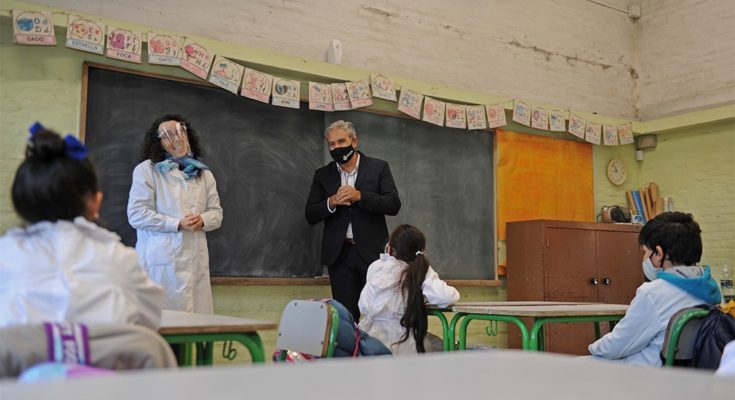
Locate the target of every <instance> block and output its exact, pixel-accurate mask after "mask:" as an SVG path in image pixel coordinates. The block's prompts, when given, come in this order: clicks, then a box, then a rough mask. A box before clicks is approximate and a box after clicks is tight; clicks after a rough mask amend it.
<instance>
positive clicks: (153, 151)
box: [140, 114, 203, 163]
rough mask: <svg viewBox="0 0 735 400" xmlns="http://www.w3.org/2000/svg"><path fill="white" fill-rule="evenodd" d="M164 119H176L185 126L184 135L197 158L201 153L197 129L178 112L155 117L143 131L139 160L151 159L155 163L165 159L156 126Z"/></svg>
mask: <svg viewBox="0 0 735 400" xmlns="http://www.w3.org/2000/svg"><path fill="white" fill-rule="evenodd" d="M166 121H176V122H179V123H181V124H182V125H184V126H185V127H186V135H187V137H188V138H189V147H191V152H192V153H193V154H194V158H195V159H199V157H201V156H202V155H203V153H202V146H201V145H200V144H199V136H198V135H197V131H196V130H194V128H193V127H192V126H191V124H190V123H189V121H187V120H186V119H185V118H184V117H182V116H181V115H179V114H166V115H164V116H163V117H161V118H158V119H156V120H155V121H153V123H152V124H151V126H150V128H148V130H147V131H146V133H145V137H144V138H143V144H142V145H141V147H140V157H141V161H145V160H151V161H152V162H153V163H157V162H160V161H163V160H165V159H166V154H167V153H166V150H165V149H164V148H163V145H161V139H159V138H158V127H159V126H160V125H161V124H162V123H164V122H166Z"/></svg>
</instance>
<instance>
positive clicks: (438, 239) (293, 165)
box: [83, 65, 495, 279]
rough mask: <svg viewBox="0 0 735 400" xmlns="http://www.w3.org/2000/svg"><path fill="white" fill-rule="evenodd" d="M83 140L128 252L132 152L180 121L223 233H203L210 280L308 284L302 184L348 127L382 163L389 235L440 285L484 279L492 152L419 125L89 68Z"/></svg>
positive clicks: (312, 249) (317, 236) (313, 247)
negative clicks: (205, 175) (430, 269)
mask: <svg viewBox="0 0 735 400" xmlns="http://www.w3.org/2000/svg"><path fill="white" fill-rule="evenodd" d="M85 86H86V97H85V99H84V100H83V101H84V102H85V104H83V109H84V115H83V135H84V139H85V142H86V144H87V145H88V146H89V148H90V151H91V158H92V161H93V162H94V163H95V166H96V168H97V172H98V174H99V177H100V184H101V189H102V191H103V192H104V194H105V201H104V202H103V207H102V210H101V212H100V214H101V218H100V222H101V224H103V225H105V226H107V227H108V228H109V229H111V230H113V231H115V232H117V233H118V234H119V235H120V236H121V237H122V239H123V242H125V243H126V244H128V245H134V244H135V231H134V230H133V229H132V227H130V225H129V224H128V222H127V215H126V207H127V200H128V192H129V190H130V184H131V180H132V171H133V168H134V167H135V165H136V164H137V163H138V162H140V155H139V146H140V143H141V141H142V138H143V135H144V132H145V131H146V130H147V129H148V127H149V125H150V123H151V122H152V121H153V120H155V119H156V118H158V117H160V116H161V115H164V114H167V113H179V114H182V115H184V116H185V117H186V118H187V119H188V120H189V121H190V122H191V123H192V125H193V126H194V128H195V129H196V130H197V132H198V133H199V136H200V138H201V141H202V144H203V147H204V153H205V154H204V156H203V157H202V161H203V162H205V163H206V164H208V165H209V166H210V167H211V169H212V173H213V174H214V176H215V178H216V180H217V186H218V192H219V195H220V199H221V203H222V207H223V209H224V221H223V224H222V228H221V229H219V230H216V231H213V232H209V233H208V236H207V237H208V243H209V251H210V268H211V273H212V276H223V277H225V276H230V277H257V278H308V277H314V276H319V275H321V274H322V266H321V265H320V263H319V260H320V243H321V229H322V227H321V225H316V226H310V225H308V224H307V222H306V220H305V218H304V206H305V204H306V197H307V195H308V192H309V188H310V185H311V180H312V177H313V172H314V170H315V169H317V168H319V167H320V166H322V165H324V164H325V163H326V162H328V161H329V156H328V152H327V149H326V144H325V141H324V136H323V131H324V127H325V126H326V125H327V124H329V123H331V122H332V121H334V120H337V119H346V120H351V121H353V122H354V123H355V126H356V128H357V131H358V136H359V138H360V150H362V151H363V152H365V153H366V154H367V155H370V156H374V157H378V158H381V159H384V160H386V161H388V162H389V163H390V165H391V169H392V172H393V175H394V178H395V180H396V184H397V186H398V191H399V194H400V197H401V201H402V208H401V211H400V213H399V215H398V216H397V217H389V219H388V223H389V229H390V228H392V227H394V226H395V225H397V224H399V223H403V222H406V223H411V224H414V225H416V226H418V227H419V228H420V229H422V230H423V231H424V232H425V233H426V235H427V238H428V241H429V243H428V245H427V254H428V255H429V257H430V258H431V260H432V264H433V265H434V267H435V269H436V270H437V271H438V272H439V273H440V274H441V275H442V276H443V277H444V278H447V279H494V278H495V270H494V251H493V250H494V247H495V240H494V232H495V227H494V222H493V215H494V213H493V210H494V200H493V187H494V180H493V140H492V134H491V133H489V132H479V133H475V132H467V131H463V130H456V129H451V128H443V127H437V126H433V125H430V124H428V123H425V122H420V121H416V120H410V119H405V118H399V117H395V116H385V115H378V114H373V113H367V112H359V111H349V112H340V113H324V112H318V111H311V110H308V109H306V106H305V104H302V108H301V109H299V110H294V109H288V108H282V107H276V106H272V105H268V104H263V103H259V102H257V101H254V100H249V99H245V98H243V97H239V96H235V95H233V94H231V93H229V92H226V91H224V90H222V89H219V88H215V87H212V86H210V85H207V84H204V83H203V82H194V81H189V80H182V79H164V78H163V77H160V76H150V75H144V74H140V73H134V72H132V71H124V70H120V69H113V68H105V67H103V66H92V65H90V66H88V67H87V72H86V84H85Z"/></svg>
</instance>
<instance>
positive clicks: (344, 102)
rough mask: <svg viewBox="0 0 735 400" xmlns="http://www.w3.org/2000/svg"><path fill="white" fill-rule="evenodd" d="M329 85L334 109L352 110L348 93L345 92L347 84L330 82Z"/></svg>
mask: <svg viewBox="0 0 735 400" xmlns="http://www.w3.org/2000/svg"><path fill="white" fill-rule="evenodd" d="M331 86H332V101H333V102H334V111H345V110H352V105H350V95H349V94H348V93H347V85H346V84H344V83H332V84H331Z"/></svg>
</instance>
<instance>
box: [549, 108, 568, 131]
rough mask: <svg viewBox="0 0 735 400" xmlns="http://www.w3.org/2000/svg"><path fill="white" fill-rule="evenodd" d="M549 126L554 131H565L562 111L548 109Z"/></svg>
mask: <svg viewBox="0 0 735 400" xmlns="http://www.w3.org/2000/svg"><path fill="white" fill-rule="evenodd" d="M549 128H550V130H551V131H554V132H566V130H567V126H566V121H565V120H564V113H563V112H561V111H560V110H551V111H549Z"/></svg>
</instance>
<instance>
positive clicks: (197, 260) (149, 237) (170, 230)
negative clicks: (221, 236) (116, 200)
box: [128, 160, 222, 314]
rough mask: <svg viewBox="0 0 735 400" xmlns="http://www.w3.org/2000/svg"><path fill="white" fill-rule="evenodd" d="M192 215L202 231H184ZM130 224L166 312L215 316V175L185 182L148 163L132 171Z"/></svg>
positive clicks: (176, 173) (217, 223)
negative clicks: (211, 244) (210, 236)
mask: <svg viewBox="0 0 735 400" xmlns="http://www.w3.org/2000/svg"><path fill="white" fill-rule="evenodd" d="M187 214H200V215H201V217H202V220H203V221H204V228H203V230H199V231H196V232H189V231H183V230H182V231H179V229H178V228H179V221H180V220H181V219H182V218H184V216H186V215H187ZM128 221H129V222H130V225H132V227H133V228H135V229H137V231H138V242H137V243H136V245H135V249H136V250H137V251H138V255H139V256H140V262H141V264H142V265H143V266H144V267H145V269H146V270H148V274H149V275H150V276H151V279H153V280H154V281H156V282H158V283H159V284H160V285H162V286H163V288H164V291H165V302H164V308H167V309H171V310H179V311H188V312H196V313H205V314H211V313H212V312H213V304H212V287H211V285H210V282H209V251H208V250H207V237H206V234H205V231H206V232H208V231H211V230H214V229H217V228H219V227H220V225H222V207H220V204H219V195H218V194H217V184H216V183H215V180H214V175H212V172H210V171H208V170H202V171H201V174H200V176H199V177H198V178H192V179H189V180H186V179H185V175H184V174H183V173H182V172H181V171H180V170H178V169H173V170H171V171H168V172H161V171H159V170H158V168H156V165H155V164H154V163H153V162H151V160H146V161H143V162H142V163H140V164H138V165H137V166H136V167H135V170H134V171H133V184H132V186H131V187H130V197H129V199H128Z"/></svg>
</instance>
